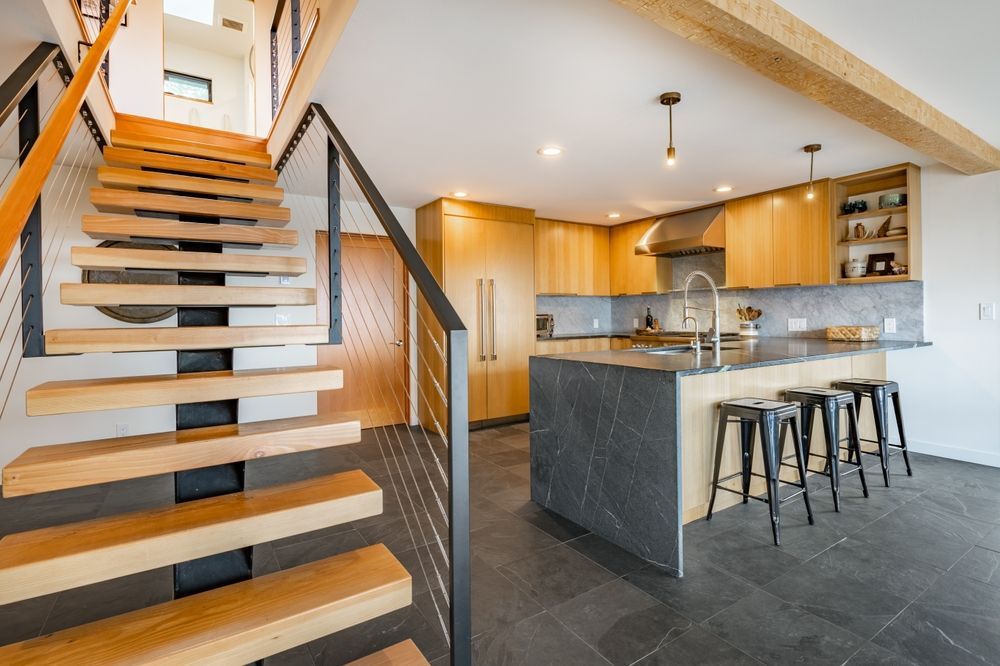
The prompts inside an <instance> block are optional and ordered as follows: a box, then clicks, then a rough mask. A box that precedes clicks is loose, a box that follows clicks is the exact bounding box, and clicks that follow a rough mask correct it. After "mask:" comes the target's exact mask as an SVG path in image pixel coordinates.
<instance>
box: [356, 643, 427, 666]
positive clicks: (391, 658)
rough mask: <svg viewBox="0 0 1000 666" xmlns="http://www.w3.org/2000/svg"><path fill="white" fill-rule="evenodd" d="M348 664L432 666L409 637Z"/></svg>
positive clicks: (365, 665) (361, 665)
mask: <svg viewBox="0 0 1000 666" xmlns="http://www.w3.org/2000/svg"><path fill="white" fill-rule="evenodd" d="M347 666H430V663H429V662H428V661H427V659H426V658H425V657H424V655H423V654H421V652H420V649H419V648H418V647H417V645H416V643H414V642H413V641H412V640H410V639H409V638H407V639H406V640H405V641H403V642H402V643H396V644H395V645H390V646H389V647H387V648H386V649H384V650H379V651H378V652H375V653H373V654H370V655H368V656H367V657H362V658H361V659H358V660H356V661H352V662H351V663H349V664H348V665H347Z"/></svg>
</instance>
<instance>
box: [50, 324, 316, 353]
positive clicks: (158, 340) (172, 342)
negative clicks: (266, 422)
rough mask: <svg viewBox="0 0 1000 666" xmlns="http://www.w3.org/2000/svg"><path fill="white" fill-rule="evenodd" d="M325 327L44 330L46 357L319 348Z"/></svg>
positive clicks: (169, 327)
mask: <svg viewBox="0 0 1000 666" xmlns="http://www.w3.org/2000/svg"><path fill="white" fill-rule="evenodd" d="M329 341H330V330H329V329H328V328H327V327H326V326H318V325H302V326H185V327H174V326H168V327H162V328H146V327H142V328H55V329H49V330H47V331H45V353H46V354H50V355H52V354H89V353H101V352H140V351H170V350H178V351H180V350H185V351H189V350H196V349H234V348H237V347H279V346H282V345H321V344H327V343H328V342H329Z"/></svg>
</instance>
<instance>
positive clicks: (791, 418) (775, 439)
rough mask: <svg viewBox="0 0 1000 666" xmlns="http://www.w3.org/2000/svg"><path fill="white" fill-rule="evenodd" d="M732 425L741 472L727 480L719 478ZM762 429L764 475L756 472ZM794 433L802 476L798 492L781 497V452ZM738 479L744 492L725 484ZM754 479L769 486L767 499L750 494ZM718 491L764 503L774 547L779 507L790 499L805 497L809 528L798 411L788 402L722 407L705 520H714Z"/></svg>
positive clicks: (761, 400) (778, 532)
mask: <svg viewBox="0 0 1000 666" xmlns="http://www.w3.org/2000/svg"><path fill="white" fill-rule="evenodd" d="M729 423H739V424H740V448H741V470H740V471H739V472H736V473H735V474H730V475H729V476H726V477H724V478H719V474H720V473H721V471H722V457H723V452H724V449H725V444H726V426H727V425H728V424H729ZM758 426H759V427H760V442H761V454H762V455H761V458H763V460H764V474H758V473H755V472H754V471H753V451H754V433H755V431H756V429H757V427H758ZM789 427H790V428H791V431H792V444H793V446H794V447H795V458H796V461H797V463H798V464H797V467H798V472H799V483H798V484H794V483H793V484H792V485H793V486H795V487H797V488H799V491H798V492H794V493H792V494H791V495H789V496H788V497H781V494H780V492H779V483H780V479H779V475H780V472H781V457H782V449H783V448H784V443H785V438H786V433H787V428H789ZM736 477H741V478H742V482H743V487H742V490H733V489H732V488H727V487H726V486H724V485H723V484H724V483H725V482H727V481H729V480H731V479H734V478H736ZM752 477H757V478H761V479H764V480H765V482H766V483H767V497H766V498H763V497H756V496H754V495H751V494H750V480H751V478H752ZM719 489H722V490H725V491H727V492H731V493H735V494H737V495H741V496H742V497H743V503H744V504H746V503H747V501H748V500H749V499H755V500H759V501H762V502H764V503H766V504H767V505H768V509H769V511H770V514H771V534H772V536H773V537H774V545H776V546H780V545H781V525H780V522H779V506H780V505H781V504H783V503H784V502H787V501H788V500H790V499H793V498H795V497H798V496H799V495H802V497H803V499H804V501H805V505H806V513H807V514H808V516H809V524H810V525H812V524H813V515H812V507H811V506H810V505H809V488H808V486H807V485H806V465H805V457H804V455H803V448H802V436H801V430H800V429H799V407H798V405H796V404H793V403H789V402H780V401H777V400H767V399H764V398H740V399H736V400H727V401H725V402H723V403H721V404H720V405H719V432H718V436H717V439H716V443H715V472H714V474H713V476H712V496H711V498H710V499H709V502H708V515H707V516H706V520H711V519H712V510H713V509H714V507H715V497H716V493H717V491H718V490H719Z"/></svg>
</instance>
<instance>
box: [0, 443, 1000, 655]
mask: <svg viewBox="0 0 1000 666" xmlns="http://www.w3.org/2000/svg"><path fill="white" fill-rule="evenodd" d="M370 434H371V433H369V435H370ZM471 440H472V443H471V446H472V451H473V455H472V469H471V476H472V489H473V503H472V527H473V540H472V547H473V628H474V633H475V635H476V637H475V660H476V663H477V664H530V665H536V664H539V665H540V664H574V666H576V665H577V664H602V665H607V664H616V665H617V664H641V665H643V666H648V665H652V664H684V665H689V664H690V665H693V664H761V663H764V664H850V665H851V666H857V665H860V664H929V665H934V666H942V665H949V666H950V665H951V664H977V665H982V664H1000V469H994V468H987V467H982V466H977V465H971V464H966V463H959V462H954V461H949V460H944V459H940V458H934V457H930V456H921V455H916V454H914V455H913V456H912V457H913V463H914V471H915V475H914V476H913V477H912V478H908V477H906V476H905V475H903V474H899V473H898V472H899V470H900V468H901V465H900V464H898V463H897V461H898V458H897V459H894V460H893V462H894V463H897V464H896V465H895V471H896V472H897V473H895V474H893V478H892V482H893V487H892V488H889V489H886V488H884V487H882V486H881V485H880V483H879V479H878V477H877V475H876V474H871V475H870V477H869V479H870V481H871V484H870V487H871V497H870V498H869V499H867V500H866V499H864V498H863V497H862V496H861V493H860V490H859V488H858V485H857V480H856V479H855V478H852V477H846V478H845V481H844V491H843V493H844V500H843V510H842V512H841V513H839V514H838V513H835V512H834V511H833V505H832V501H831V500H830V496H829V492H828V486H827V485H826V480H825V479H823V478H820V477H812V478H811V480H810V487H811V489H812V492H813V504H814V509H815V513H816V524H815V525H813V526H809V525H808V524H807V522H806V521H805V518H804V513H805V512H804V509H803V507H802V505H801V503H800V502H790V503H788V504H785V505H784V506H783V507H782V522H783V546H782V547H781V548H780V549H779V548H775V547H774V546H773V545H771V543H770V529H769V527H768V519H767V513H766V507H765V506H763V505H762V504H759V503H751V504H749V505H746V506H743V505H740V506H737V507H734V508H732V509H727V510H726V511H723V512H720V513H718V514H717V515H716V517H715V518H714V519H713V520H712V521H711V522H704V521H699V522H697V523H694V524H691V525H688V526H687V527H686V528H685V531H684V541H685V543H684V549H685V560H686V575H685V577H684V578H683V579H676V578H673V577H671V576H669V575H666V574H664V573H661V572H660V571H659V570H657V569H655V568H654V567H651V566H647V565H646V564H645V563H644V562H642V561H641V560H639V559H638V558H636V557H633V556H631V555H629V554H628V553H625V552H623V551H621V550H619V549H618V548H616V547H615V546H613V545H611V544H609V543H607V542H605V541H604V540H602V539H600V538H599V537H597V536H595V535H592V534H589V533H587V531H586V530H584V529H582V528H580V527H578V526H576V525H573V524H571V523H569V522H567V521H565V520H563V519H561V518H559V517H558V516H555V515H551V514H549V513H547V512H545V511H542V510H540V509H539V508H538V507H537V506H535V505H534V504H532V503H531V502H530V501H529V499H528V474H529V470H528V454H527V451H528V433H527V425H526V424H519V425H514V426H508V427H503V428H498V429H493V430H486V431H480V432H475V433H473V434H472V436H471ZM409 458H410V461H411V462H419V461H424V462H427V461H429V460H430V459H429V458H428V457H427V456H426V455H424V456H420V457H418V456H413V455H411V456H409ZM390 462H392V463H395V461H390ZM870 462H872V463H873V464H877V463H876V462H875V460H874V459H871V460H870ZM898 462H901V461H898ZM357 468H361V469H364V470H365V471H366V472H367V473H368V474H369V475H370V476H372V478H374V479H375V480H376V481H378V482H380V484H381V485H383V488H385V489H386V497H385V502H386V510H385V512H384V513H383V515H381V516H378V517H375V518H369V519H366V520H362V521H357V522H355V523H351V524H348V525H343V526H339V527H335V528H330V529H327V530H322V531H320V532H314V533H310V534H306V535H301V536H297V537H293V538H290V539H284V540H282V541H279V542H274V543H269V544H264V545H262V546H258V547H257V548H256V549H255V571H256V573H258V574H264V573H267V572H271V571H277V570H279V569H283V568H288V567H292V566H296V565H298V564H301V563H304V562H308V561H311V560H315V559H317V558H321V557H325V556H328V555H332V554H336V553H340V552H344V551H347V550H351V549H354V548H357V547H359V546H363V545H365V544H368V543H376V542H383V543H387V544H388V545H389V547H390V548H391V549H392V550H393V551H394V552H395V553H396V554H397V556H398V557H399V558H400V559H401V561H402V562H403V563H404V564H405V565H406V566H407V568H408V569H410V571H411V572H414V600H415V603H414V605H413V606H411V607H409V608H407V609H404V610H401V611H398V612H396V613H392V614H391V615H388V616H385V617H383V618H379V619H377V620H375V621H372V622H369V623H367V624H365V625H363V626H361V627H356V628H353V629H349V630H345V631H342V632H339V633H337V634H334V635H332V636H329V637H327V638H324V639H321V640H318V641H315V642H313V643H311V644H309V645H305V646H302V647H300V648H298V649H296V650H292V651H290V652H286V653H283V654H281V655H277V656H275V657H272V658H271V659H269V660H267V662H268V663H269V664H295V665H299V664H303V665H311V664H342V663H344V662H346V661H349V660H351V659H353V658H356V657H358V656H361V655H364V654H367V653H369V652H372V651H374V650H377V649H379V648H381V647H384V646H385V645H388V644H391V643H394V642H396V641H399V640H402V639H403V638H407V637H411V638H413V639H414V640H416V642H417V643H418V645H419V646H420V647H421V649H422V650H423V651H424V653H425V654H426V655H428V657H429V658H431V659H433V660H435V662H434V663H435V664H444V663H447V656H446V654H447V648H446V643H445V641H444V639H443V638H442V634H441V630H440V628H439V623H438V619H437V613H436V612H435V609H434V605H433V600H434V599H440V597H439V596H438V595H437V594H436V592H437V590H438V584H437V583H436V582H434V577H433V576H431V577H430V578H431V582H428V579H427V578H425V577H424V576H422V575H420V574H419V573H418V572H419V569H420V564H421V563H422V562H423V563H424V564H425V565H426V564H427V559H426V554H424V555H423V556H421V557H418V554H419V553H426V551H425V550H423V549H419V550H418V549H415V548H414V543H413V541H412V540H411V539H410V537H409V532H408V531H407V529H406V525H407V524H409V525H411V526H412V525H414V524H416V525H422V526H425V527H426V528H427V529H426V530H425V535H424V537H423V538H420V537H419V536H418V538H417V541H418V542H420V543H423V542H425V541H427V540H429V539H428V537H427V534H428V533H430V529H429V528H430V526H431V525H432V524H433V525H434V526H436V527H437V528H438V531H441V530H442V529H443V525H441V524H440V521H438V520H437V519H435V518H431V517H428V516H433V511H432V512H431V513H430V514H425V513H423V511H422V510H420V511H415V510H414V509H412V508H411V509H406V508H405V507H407V506H409V503H408V501H407V500H405V499H404V501H402V502H400V501H399V500H398V499H397V498H396V497H395V496H394V494H393V492H392V489H391V488H392V484H391V478H392V477H391V476H390V474H389V470H390V469H391V468H392V466H391V465H390V466H387V464H386V462H385V461H384V460H383V458H382V455H381V453H380V451H379V447H378V445H377V443H376V442H375V441H374V440H373V439H372V438H371V437H370V436H368V437H366V440H365V441H364V442H362V443H361V444H357V445H354V446H349V447H341V448H338V449H332V450H327V451H319V452H313V453H308V454H300V455H297V456H290V457H283V458H271V459H267V460H261V461H254V462H252V463H250V464H249V465H248V480H249V484H250V485H251V486H261V485H269V484H274V483H280V482H285V481H292V480H297V479H302V478H308V477H310V476H315V475H318V474H323V473H330V472H335V471H341V470H346V469H357ZM417 469H422V468H417ZM428 469H429V470H430V471H431V472H432V473H433V469H432V468H430V467H428ZM419 478H423V477H419ZM420 485H421V487H422V489H423V490H424V491H425V494H427V496H428V497H429V496H430V495H429V493H427V491H429V490H430V485H431V484H430V483H429V482H427V481H426V480H424V481H422V482H421V484H420ZM437 485H438V486H439V487H438V490H439V492H440V490H441V488H440V484H437ZM171 501H172V480H171V477H169V476H165V477H154V478H150V479H143V480H136V481H129V482H125V483H119V484H114V485H111V486H95V487H92V488H84V489H79V490H72V491H66V492H60V493H51V494H47V495H38V496H33V497H27V498H18V499H14V500H3V501H0V530H2V532H3V533H5V534H6V533H10V532H15V531H20V530H25V529H31V528H34V527H40V526H43V525H49V524H59V523H64V522H71V521H78V520H85V519H88V518H94V517H98V516H102V515H109V514H114V513H120V512H123V511H128V510H134V509H138V508H145V507H151V506H160V505H164V504H168V503H170V502H171ZM415 517H416V518H419V520H417V521H414V518H415ZM418 531H419V530H418ZM170 593H171V573H170V570H169V568H168V569H162V570H156V571H151V572H146V573H142V574H138V575H134V576H128V577H124V578H121V579H118V580H114V581H109V582H107V583H101V584H97V585H91V586H88V587H85V588H80V589H77V590H70V591H67V592H63V593H60V594H53V595H49V596H45V597H41V598H38V599H32V600H29V601H25V602H21V603H18V604H11V605H8V606H3V607H0V642H2V643H8V642H12V641H16V640H23V639H25V638H28V637H31V636H35V635H38V634H40V633H45V632H50V631H54V630H57V629H60V628H63V627H67V626H73V625H76V624H80V623H82V622H87V621H92V620H96V619H99V618H102V617H107V616H111V615H114V614H117V613H121V612H125V611H127V610H131V609H135V608H139V607H142V606H146V605H150V604H153V603H159V602H162V601H165V600H167V599H169V598H170Z"/></svg>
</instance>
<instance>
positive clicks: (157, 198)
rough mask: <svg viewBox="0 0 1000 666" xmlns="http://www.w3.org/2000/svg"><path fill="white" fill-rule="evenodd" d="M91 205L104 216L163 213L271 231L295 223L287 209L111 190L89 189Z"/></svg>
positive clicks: (173, 195) (101, 188)
mask: <svg viewBox="0 0 1000 666" xmlns="http://www.w3.org/2000/svg"><path fill="white" fill-rule="evenodd" d="M90 203H92V204H93V205H94V207H95V208H97V210H99V211H101V212H102V213H134V212H136V211H140V210H150V211H157V212H160V213H181V214H184V215H202V216H205V217H224V218H227V219H239V220H252V221H254V222H256V223H257V224H260V225H263V226H272V227H275V226H285V225H286V224H288V223H289V222H290V221H291V220H292V211H291V210H289V209H288V208H285V207H284V206H272V205H270V204H259V203H243V202H240V201H222V200H220V199H203V198H200V197H186V196H181V195H179V194H158V193H156V192H133V191H131V190H109V189H105V188H103V187H93V188H91V189H90Z"/></svg>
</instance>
